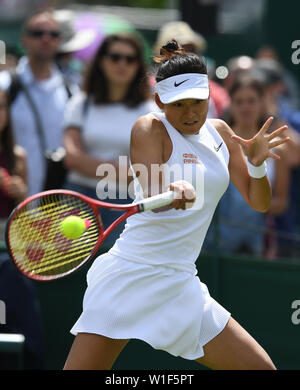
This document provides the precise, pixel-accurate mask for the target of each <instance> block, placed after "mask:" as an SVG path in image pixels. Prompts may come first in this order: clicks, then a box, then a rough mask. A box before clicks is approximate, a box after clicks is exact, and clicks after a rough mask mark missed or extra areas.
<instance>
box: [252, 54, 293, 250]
mask: <svg viewBox="0 0 300 390" xmlns="http://www.w3.org/2000/svg"><path fill="white" fill-rule="evenodd" d="M254 71H255V73H256V76H257V77H258V78H260V79H261V80H262V81H263V83H264V100H263V106H264V110H265V111H266V112H267V113H268V115H273V116H274V118H275V120H276V122H277V123H276V126H280V125H281V124H283V123H284V122H285V120H284V118H282V117H281V116H280V113H281V103H282V100H281V97H282V93H283V91H284V90H285V84H284V79H283V75H282V68H281V67H280V66H279V65H278V64H277V62H276V61H274V60H272V59H261V60H257V61H256V63H255V68H254ZM288 124H289V123H288ZM285 135H288V136H289V137H290V139H291V141H290V142H289V143H288V144H287V145H286V148H287V153H286V157H287V162H288V164H289V166H290V168H291V178H290V180H291V187H290V194H289V204H288V208H287V210H286V212H285V213H283V214H281V215H280V216H275V217H274V226H273V228H274V230H275V231H276V234H277V236H278V237H277V243H278V251H277V255H278V256H279V257H295V256H298V255H299V253H297V248H296V241H295V238H296V237H297V233H298V229H299V225H300V222H299V219H298V218H299V211H298V210H299V199H300V190H299V188H300V181H299V179H300V177H299V166H300V134H299V133H298V132H297V131H296V130H295V129H293V128H292V127H291V126H289V129H288V130H287V132H286V133H285ZM298 240H299V238H298Z"/></svg>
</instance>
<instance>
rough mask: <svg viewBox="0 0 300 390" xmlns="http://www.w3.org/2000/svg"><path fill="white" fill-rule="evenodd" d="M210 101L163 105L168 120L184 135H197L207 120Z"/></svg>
mask: <svg viewBox="0 0 300 390" xmlns="http://www.w3.org/2000/svg"><path fill="white" fill-rule="evenodd" d="M208 103H209V100H208V99H205V100H198V99H183V100H177V101H176V102H173V103H169V104H163V107H161V108H162V109H163V110H164V112H165V115H166V118H167V119H168V121H169V122H170V123H171V125H172V126H173V127H175V129H176V130H178V131H179V132H180V133H182V134H197V133H198V132H199V131H200V129H201V127H202V126H203V125H204V122H205V121H206V118H207V112H208Z"/></svg>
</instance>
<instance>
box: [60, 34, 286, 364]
mask: <svg viewBox="0 0 300 390" xmlns="http://www.w3.org/2000/svg"><path fill="white" fill-rule="evenodd" d="M156 62H158V69H157V74H156V81H157V93H156V94H155V99H156V103H157V105H158V106H159V107H160V108H161V111H162V112H161V113H150V114H148V115H146V116H143V117H141V118H139V119H138V120H137V122H136V123H135V125H134V127H133V129H132V136H131V151H130V156H131V164H132V167H133V169H134V170H135V177H134V182H135V184H136V189H137V197H136V200H139V198H140V197H141V196H147V195H148V194H150V192H151V190H153V187H155V186H156V187H157V188H159V189H160V191H163V190H165V189H166V188H165V186H168V185H169V186H170V188H171V189H173V190H174V191H175V193H176V195H177V197H178V198H177V199H175V200H174V202H173V203H172V205H171V207H169V206H168V207H165V208H164V209H160V210H156V212H152V211H148V212H145V213H141V214H137V215H134V216H131V217H129V218H128V220H127V224H126V226H125V229H124V231H123V233H122V234H121V236H120V238H119V239H118V240H117V241H116V243H115V245H114V246H113V247H112V248H111V249H110V251H109V252H107V253H106V254H103V255H101V256H100V257H98V258H97V259H96V260H95V261H94V263H93V265H92V266H91V268H90V269H89V271H88V274H87V283H88V287H87V290H86V292H85V296H84V300H83V312H82V314H81V316H80V317H79V319H78V321H77V322H76V323H75V325H74V326H73V328H72V330H71V333H72V334H74V335H76V338H75V340H74V343H73V345H72V348H71V351H70V353H69V356H68V358H67V361H66V364H65V369H110V368H111V367H112V365H113V363H114V361H115V360H116V358H117V357H118V356H119V354H120V352H121V350H122V349H123V348H124V346H125V345H126V343H127V342H128V341H129V340H130V339H131V338H134V339H140V340H143V341H145V342H147V343H148V344H150V345H151V346H152V347H153V348H155V349H161V350H164V351H167V352H169V353H170V354H172V355H174V356H181V357H183V358H186V359H190V360H196V361H197V362H199V363H201V364H203V365H205V366H207V367H209V368H212V369H271V370H273V369H275V366H274V364H273V363H272V361H271V359H270V357H269V356H268V354H267V353H266V352H265V350H264V349H263V348H262V347H261V346H260V345H259V344H258V343H257V342H256V341H255V340H254V339H253V338H252V337H251V336H250V335H249V334H248V333H247V331H246V330H245V329H243V328H242V327H241V326H240V325H239V324H238V323H237V321H235V320H234V319H233V318H232V316H231V314H230V313H229V312H228V311H227V310H226V309H225V308H223V307H222V306H221V305H220V304H219V303H218V302H216V301H215V300H214V299H213V298H212V297H211V296H210V294H209V291H208V289H207V287H206V285H205V284H203V283H202V282H201V281H200V279H199V278H198V277H197V276H196V274H197V270H196V267H195V261H196V259H197V258H198V256H199V253H200V250H201V246H202V243H203V240H204V238H205V234H206V232H207V229H208V227H209V224H210V222H211V220H212V217H213V213H214V211H215V209H216V206H217V204H218V202H219V200H220V198H221V196H222V195H223V193H224V192H225V190H226V188H227V186H228V183H229V179H230V180H231V181H232V182H233V183H234V184H235V185H236V187H237V188H238V189H239V191H240V192H241V194H242V195H243V197H244V198H245V201H246V202H247V203H248V204H249V205H250V206H251V207H252V208H254V209H255V210H258V211H261V212H265V211H267V210H268V207H269V205H270V201H271V189H270V183H269V180H268V177H267V172H266V167H265V160H266V159H267V158H269V157H271V158H275V159H276V158H278V156H277V155H275V154H273V153H271V152H270V150H271V149H272V148H274V147H275V146H278V145H280V144H282V143H284V142H286V141H288V138H284V137H283V132H284V130H285V129H286V126H283V127H281V128H279V129H277V130H275V131H273V132H272V133H271V134H267V130H268V128H269V126H270V125H271V122H272V118H269V119H268V120H267V121H266V123H265V124H264V126H263V127H262V128H261V129H260V131H259V132H258V133H257V134H256V135H255V136H254V137H253V138H251V139H249V140H244V139H242V138H240V137H238V136H236V135H235V134H234V132H233V131H232V130H231V129H230V128H229V127H228V125H227V124H226V123H225V122H223V121H221V120H208V119H207V111H208V102H209V86H208V77H207V70H206V66H205V64H204V63H203V61H202V59H201V58H199V57H198V56H197V55H195V54H190V53H186V52H184V51H183V49H182V48H180V47H179V46H178V44H177V42H176V41H171V42H168V43H167V44H166V45H165V46H163V47H162V49H161V55H160V56H159V57H157V58H156ZM278 136H279V137H278ZM275 138H279V140H275ZM141 164H142V166H144V167H146V168H147V169H146V171H147V173H148V175H142V174H141V171H142V170H140V171H138V169H137V168H136V167H137V166H140V165H141ZM155 164H157V165H158V166H162V167H167V166H173V165H175V164H177V166H181V167H184V166H185V165H188V164H190V165H191V166H193V167H196V169H194V171H193V173H194V177H192V179H191V180H190V181H188V180H185V177H182V178H181V179H182V180H175V181H174V182H171V183H168V182H167V180H165V178H164V174H162V175H160V177H159V179H160V181H159V184H158V185H157V183H154V182H153V180H152V181H151V168H152V167H153V166H155ZM199 170H200V171H201V172H202V173H203V178H204V180H203V181H202V188H197V187H196V188H195V193H192V191H193V189H192V187H191V184H192V185H193V186H195V183H196V184H197V180H196V176H197V175H198V176H200V177H201V174H200V175H199V172H200V171H199ZM182 171H183V172H184V170H182ZM149 178H150V179H149ZM152 179H153V178H152ZM199 182H200V183H201V180H200V181H199ZM139 186H141V187H142V190H143V191H142V192H143V193H141V191H138V188H139ZM152 194H153V193H152ZM187 195H188V196H187ZM195 195H196V196H195ZM199 196H200V198H201V197H202V198H203V202H202V203H201V202H200V205H199V204H198V207H195V206H196V204H197V197H199ZM195 198H196V201H195ZM193 202H194V203H193ZM191 206H192V207H191ZM157 211H158V212H157Z"/></svg>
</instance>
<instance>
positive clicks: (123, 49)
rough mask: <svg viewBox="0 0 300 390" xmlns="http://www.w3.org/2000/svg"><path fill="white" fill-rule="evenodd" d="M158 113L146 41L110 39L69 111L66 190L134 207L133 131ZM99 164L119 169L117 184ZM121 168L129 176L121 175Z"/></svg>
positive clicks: (107, 217) (124, 37)
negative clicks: (131, 188) (131, 184)
mask: <svg viewBox="0 0 300 390" xmlns="http://www.w3.org/2000/svg"><path fill="white" fill-rule="evenodd" d="M154 110H157V107H156V106H155V103H154V101H153V99H152V98H151V91H150V88H149V85H148V79H147V68H146V63H145V60H144V49H143V46H142V43H141V41H140V40H139V38H138V37H136V36H135V35H132V34H128V33H127V34H125V33H124V34H117V35H109V36H107V37H106V38H105V40H104V41H103V43H102V44H101V46H100V47H99V49H98V51H97V53H96V55H95V57H94V59H93V61H92V63H91V64H90V67H89V69H88V71H87V74H86V76H85V79H84V82H83V91H82V92H80V93H79V94H77V95H75V96H74V97H73V98H72V99H71V101H70V103H69V106H68V108H67V112H66V121H65V129H66V130H65V137H64V144H65V148H66V159H65V162H66V166H67V167H68V168H69V169H70V170H71V172H70V173H69V176H68V180H67V183H66V187H67V188H68V189H71V190H75V191H78V192H81V193H83V194H85V195H87V196H90V197H92V198H98V199H100V200H106V201H108V202H110V203H113V202H117V203H128V202H131V201H132V199H131V198H130V197H129V195H128V191H127V189H128V182H129V181H130V180H131V179H132V178H131V177H128V175H127V172H128V168H129V145H130V132H131V128H132V126H133V124H134V122H135V121H136V120H137V118H138V117H140V116H141V115H144V114H147V113H148V112H150V111H154ZM120 156H123V161H122V162H123V165H122V166H119V161H120V160H119V157H120ZM100 164H110V167H109V168H108V170H109V169H111V168H112V169H114V171H115V173H116V176H115V180H113V181H111V182H109V181H108V179H105V178H104V175H105V173H106V172H105V171H104V170H101V169H100V170H101V172H99V171H98V174H97V175H96V171H97V168H98V167H99V166H100ZM102 167H103V168H104V166H102ZM119 168H120V170H121V169H122V170H123V172H124V175H121V176H120V175H119ZM97 184H98V186H97ZM109 214H111V213H106V211H105V210H104V211H103V213H101V216H102V220H103V223H104V226H108V225H109V224H110V223H111V222H112V219H111V218H112V217H111V215H109ZM113 219H115V215H113ZM124 224H125V222H124V223H123V224H122V225H120V226H119V227H118V228H117V229H115V231H114V232H113V233H112V234H111V235H110V237H109V238H108V239H107V241H106V242H105V244H106V245H108V246H109V245H110V244H111V243H113V242H114V241H115V239H116V238H117V237H118V235H119V234H120V232H121V231H122V229H123V227H124Z"/></svg>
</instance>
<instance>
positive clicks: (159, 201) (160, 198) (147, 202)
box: [139, 191, 175, 211]
mask: <svg viewBox="0 0 300 390" xmlns="http://www.w3.org/2000/svg"><path fill="white" fill-rule="evenodd" d="M174 197H175V192H174V191H167V192H163V193H162V194H158V195H154V196H151V197H150V198H146V199H144V200H142V201H140V202H139V205H140V211H147V210H152V209H157V208H159V207H163V206H167V205H168V204H171V203H172V202H173V200H174Z"/></svg>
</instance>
